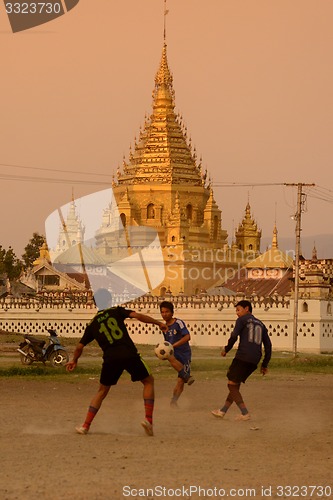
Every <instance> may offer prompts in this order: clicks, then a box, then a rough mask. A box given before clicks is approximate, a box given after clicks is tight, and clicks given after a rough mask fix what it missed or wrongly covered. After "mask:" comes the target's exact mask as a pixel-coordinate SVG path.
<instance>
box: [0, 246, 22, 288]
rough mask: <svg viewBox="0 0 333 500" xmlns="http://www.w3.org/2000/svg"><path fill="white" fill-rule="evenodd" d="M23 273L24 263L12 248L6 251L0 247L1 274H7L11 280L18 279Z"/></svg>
mask: <svg viewBox="0 0 333 500" xmlns="http://www.w3.org/2000/svg"><path fill="white" fill-rule="evenodd" d="M21 271H22V262H21V261H20V259H18V258H17V257H16V255H15V252H14V250H13V249H12V247H9V248H8V250H5V249H4V248H3V247H2V246H1V245H0V273H6V274H7V276H8V278H9V280H14V279H16V278H18V277H19V276H20V274H21Z"/></svg>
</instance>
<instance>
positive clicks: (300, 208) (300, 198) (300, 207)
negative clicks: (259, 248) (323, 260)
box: [285, 182, 315, 358]
mask: <svg viewBox="0 0 333 500" xmlns="http://www.w3.org/2000/svg"><path fill="white" fill-rule="evenodd" d="M285 186H297V211H296V214H295V216H294V219H295V220H296V229H295V233H296V244H295V294H294V323H293V353H294V358H296V357H297V329H298V298H299V258H300V251H301V231H302V224H301V222H302V212H304V204H305V201H306V194H305V193H303V187H304V186H306V187H313V186H315V184H303V183H301V182H299V183H298V184H287V183H286V184H285Z"/></svg>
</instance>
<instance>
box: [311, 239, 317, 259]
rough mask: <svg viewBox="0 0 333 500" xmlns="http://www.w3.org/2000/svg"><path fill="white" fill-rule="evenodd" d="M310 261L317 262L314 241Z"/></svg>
mask: <svg viewBox="0 0 333 500" xmlns="http://www.w3.org/2000/svg"><path fill="white" fill-rule="evenodd" d="M312 260H318V257H317V249H316V242H315V241H314V242H313V249H312Z"/></svg>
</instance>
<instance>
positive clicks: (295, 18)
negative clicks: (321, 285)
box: [0, 0, 333, 257]
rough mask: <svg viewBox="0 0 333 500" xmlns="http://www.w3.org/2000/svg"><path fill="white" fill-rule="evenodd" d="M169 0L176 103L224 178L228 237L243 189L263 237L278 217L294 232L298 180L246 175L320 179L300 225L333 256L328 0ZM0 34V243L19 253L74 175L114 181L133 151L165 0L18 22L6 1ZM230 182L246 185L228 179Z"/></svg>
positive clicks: (92, 1)
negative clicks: (38, 22) (27, 24)
mask: <svg viewBox="0 0 333 500" xmlns="http://www.w3.org/2000/svg"><path fill="white" fill-rule="evenodd" d="M168 9H169V14H168V15H167V44H168V58H169V65H170V68H171V71H172V73H173V76H174V88H175V92H176V109H177V110H178V111H180V112H181V113H182V115H183V118H184V121H185V123H186V124H187V127H188V132H189V134H190V135H191V137H192V144H195V145H196V148H197V152H198V155H199V156H200V154H202V157H203V165H204V166H205V167H207V169H208V171H209V173H210V174H211V176H212V178H213V182H215V183H217V184H218V185H217V186H216V187H215V190H214V193H215V199H216V201H217V202H218V204H219V207H220V209H221V210H222V221H223V227H224V228H225V229H227V231H228V233H229V235H230V239H231V235H232V232H233V229H234V228H235V227H236V226H237V225H238V223H239V222H240V221H241V219H242V218H243V215H244V211H245V206H246V203H247V200H248V197H249V199H250V204H251V207H252V212H253V215H254V217H255V219H256V221H257V222H258V225H259V227H261V228H262V231H263V237H266V238H268V239H270V238H271V234H272V230H273V225H274V220H275V218H276V221H277V226H278V230H279V238H280V239H281V238H293V237H294V231H295V223H294V221H293V220H292V219H291V216H292V215H293V214H294V213H295V211H296V188H291V187H282V186H266V187H259V186H254V187H253V186H252V185H256V184H260V183H267V184H269V183H272V184H273V183H284V182H293V183H297V182H303V183H312V182H314V183H316V185H317V187H316V189H311V190H310V191H309V196H308V198H307V212H306V213H305V214H304V215H303V221H302V222H303V231H302V234H303V236H306V237H310V238H311V239H313V241H315V240H316V241H317V248H318V256H319V257H333V244H332V246H331V247H332V250H331V247H329V245H327V244H326V245H324V244H323V243H318V242H319V241H321V240H320V238H319V236H318V235H321V234H328V235H329V234H331V233H332V228H331V218H332V215H333V214H332V207H333V206H332V201H333V170H332V167H331V163H332V160H331V158H332V138H333V92H332V89H333V69H332V54H333V30H332V21H333V2H332V0H168ZM0 44H1V66H2V68H1V69H2V71H1V84H0V85H1V94H0V95H1V97H0V103H1V106H0V164H1V166H0V173H1V175H0V179H1V196H0V217H1V238H0V244H1V245H3V246H5V247H8V246H9V245H10V244H11V245H12V246H13V247H14V250H15V251H16V253H17V254H18V255H21V253H22V251H23V247H24V246H25V245H26V243H27V242H28V240H29V238H30V237H31V236H32V233H33V231H39V232H42V233H43V232H44V221H45V219H46V218H47V216H48V215H49V214H50V213H51V212H52V211H54V210H55V209H56V208H57V207H58V206H60V205H62V204H65V203H67V202H68V201H70V199H71V195H72V188H74V194H75V197H80V196H83V195H85V194H88V193H93V192H95V191H97V190H99V189H105V188H106V187H109V184H108V182H110V181H111V178H112V177H111V175H112V173H113V172H114V171H115V170H116V168H117V166H118V165H119V164H120V165H121V164H122V158H123V155H124V154H125V156H126V157H128V152H129V146H130V144H131V143H132V144H133V142H134V137H135V135H138V131H139V126H140V125H142V124H143V121H144V115H145V113H146V112H148V113H150V112H151V104H152V90H153V86H154V76H155V73H156V70H157V68H158V65H159V61H160V57H161V51H162V44H163V0H121V1H119V0H117V1H114V0H80V2H79V4H78V5H77V7H75V8H74V9H73V10H72V11H70V12H69V13H67V14H66V15H65V16H62V17H60V18H58V19H56V20H54V21H52V22H51V23H48V24H45V25H43V26H40V27H37V28H35V29H32V30H28V31H24V32H20V33H16V34H13V33H12V32H11V30H10V25H9V21H8V19H7V16H6V13H5V11H4V8H3V5H2V3H1V11H0ZM11 165H12V166H11ZM13 165H16V166H21V167H22V168H17V167H13ZM23 167H24V168H23ZM66 171H68V172H66ZM9 177H10V178H9ZM43 179H53V182H51V181H50V180H48V181H47V182H43ZM74 181H75V183H74ZM94 182H100V184H94ZM234 182H235V183H248V184H251V186H249V187H242V188H240V187H223V185H222V184H223V183H234ZM331 190H332V191H331ZM318 197H319V198H323V197H324V198H326V199H327V200H328V201H323V200H319V199H318ZM96 216H97V217H98V216H99V215H98V214H96ZM332 240H333V238H332ZM332 243H333V242H332ZM264 249H265V248H262V250H264ZM307 256H309V255H307Z"/></svg>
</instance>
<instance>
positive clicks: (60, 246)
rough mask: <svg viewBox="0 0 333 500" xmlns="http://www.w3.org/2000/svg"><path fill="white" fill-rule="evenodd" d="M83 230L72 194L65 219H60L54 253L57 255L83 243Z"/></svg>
mask: <svg viewBox="0 0 333 500" xmlns="http://www.w3.org/2000/svg"><path fill="white" fill-rule="evenodd" d="M84 232H85V228H84V226H83V224H82V222H81V220H80V218H79V216H78V215H77V213H76V205H75V202H74V196H72V201H71V203H70V206H69V211H68V214H67V217H66V221H65V220H63V221H62V226H61V227H60V230H59V237H58V242H57V246H56V248H55V252H54V254H55V255H58V254H60V253H62V252H65V251H66V250H68V249H69V248H71V247H73V246H75V245H79V244H81V243H83V241H84Z"/></svg>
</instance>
